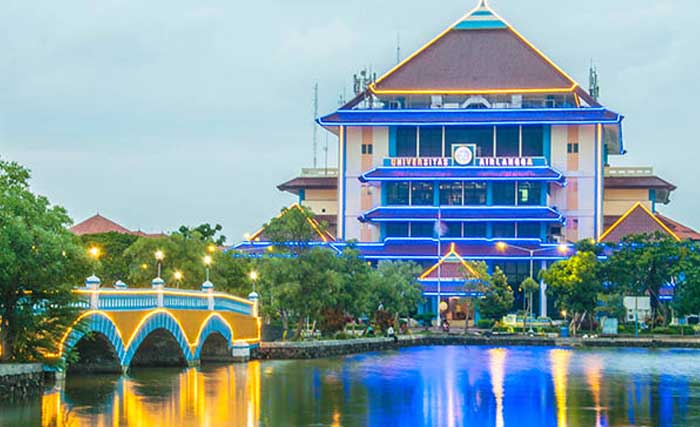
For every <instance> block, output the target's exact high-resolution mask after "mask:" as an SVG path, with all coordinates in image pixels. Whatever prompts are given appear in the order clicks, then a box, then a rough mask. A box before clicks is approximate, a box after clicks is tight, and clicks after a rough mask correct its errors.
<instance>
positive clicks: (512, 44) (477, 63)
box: [371, 6, 578, 94]
mask: <svg viewBox="0 0 700 427" xmlns="http://www.w3.org/2000/svg"><path fill="white" fill-rule="evenodd" d="M482 19H486V20H487V22H479V21H481V20H482ZM482 23H483V24H486V25H480V24H482ZM371 89H372V90H373V91H374V92H376V93H382V92H384V93H392V92H394V93H401V92H404V93H410V92H411V91H421V92H422V93H435V94H440V93H447V92H456V93H462V92H473V93H485V92H490V91H513V92H521V91H520V90H521V89H524V90H525V91H537V92H542V93H547V92H558V91H566V92H573V91H575V90H576V89H578V85H577V84H576V82H574V81H573V80H572V79H571V78H570V77H569V76H568V75H566V74H565V73H564V72H563V71H562V70H561V69H560V68H559V67H557V66H556V65H555V64H554V63H553V62H552V61H551V60H549V59H548V58H547V57H546V56H544V54H542V53H541V52H540V51H539V50H537V48H535V47H534V46H533V45H532V44H530V43H529V42H528V41H527V40H526V39H525V38H523V37H522V36H521V35H520V34H519V33H518V32H517V31H516V30H515V29H514V28H513V27H511V26H510V25H508V24H507V23H506V22H505V21H504V20H502V18H500V17H498V16H497V15H496V14H495V12H493V11H492V10H491V9H490V8H488V7H485V6H482V7H480V8H478V9H476V10H474V11H472V12H471V13H470V14H467V16H465V17H464V18H462V19H461V20H460V21H458V22H457V23H455V24H454V25H453V26H451V27H449V28H448V29H447V30H445V32H443V33H442V34H440V35H439V36H438V37H436V38H435V39H433V40H432V41H431V42H429V43H428V44H426V45H425V46H423V47H422V48H421V49H419V50H418V51H417V52H415V53H414V54H413V55H411V56H409V57H408V58H407V59H406V60H404V61H403V62H401V63H400V64H399V65H397V66H396V67H394V68H393V69H392V70H391V71H389V72H388V73H386V74H385V75H383V76H382V77H380V78H379V79H378V80H377V82H376V83H375V84H374V85H372V86H371Z"/></svg>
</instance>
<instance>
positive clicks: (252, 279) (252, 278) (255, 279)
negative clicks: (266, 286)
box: [249, 270, 258, 292]
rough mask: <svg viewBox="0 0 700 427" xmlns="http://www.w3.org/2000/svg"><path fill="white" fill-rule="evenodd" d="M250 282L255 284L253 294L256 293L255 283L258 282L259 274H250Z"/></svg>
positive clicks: (254, 272)
mask: <svg viewBox="0 0 700 427" xmlns="http://www.w3.org/2000/svg"><path fill="white" fill-rule="evenodd" d="M249 277H250V281H251V282H253V292H255V282H256V281H257V280H258V272H257V271H255V270H253V271H251V272H250V274H249Z"/></svg>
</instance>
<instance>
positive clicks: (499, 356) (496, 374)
mask: <svg viewBox="0 0 700 427" xmlns="http://www.w3.org/2000/svg"><path fill="white" fill-rule="evenodd" d="M506 354H507V350H506V349H504V348H494V349H492V350H489V360H490V363H489V372H491V389H492V390H493V396H494V397H495V398H496V427H503V426H504V422H503V395H504V389H503V379H504V377H505V365H506Z"/></svg>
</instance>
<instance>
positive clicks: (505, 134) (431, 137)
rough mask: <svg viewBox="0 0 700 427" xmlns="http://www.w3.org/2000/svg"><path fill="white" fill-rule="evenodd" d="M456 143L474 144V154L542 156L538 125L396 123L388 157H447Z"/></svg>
mask: <svg viewBox="0 0 700 427" xmlns="http://www.w3.org/2000/svg"><path fill="white" fill-rule="evenodd" d="M458 144H474V145H476V155H477V157H542V156H544V155H545V153H544V128H543V127H542V126H535V125H533V126H469V127H436V126H422V127H399V128H397V130H396V152H395V153H389V154H390V156H391V157H451V156H452V147H453V146H454V145H458Z"/></svg>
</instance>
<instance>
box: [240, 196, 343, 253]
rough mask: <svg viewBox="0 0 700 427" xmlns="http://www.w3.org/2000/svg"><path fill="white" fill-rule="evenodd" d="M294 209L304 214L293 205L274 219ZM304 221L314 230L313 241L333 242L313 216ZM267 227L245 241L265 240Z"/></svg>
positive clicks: (299, 208)
mask: <svg viewBox="0 0 700 427" xmlns="http://www.w3.org/2000/svg"><path fill="white" fill-rule="evenodd" d="M294 209H297V210H299V211H300V212H302V213H304V210H303V209H302V207H301V205H299V203H294V204H292V205H291V206H289V207H288V208H286V209H283V210H282V211H281V212H280V213H279V214H278V215H277V216H276V217H275V218H276V219H277V218H281V217H283V216H284V215H286V214H287V213H288V212H290V211H292V210H294ZM306 221H307V222H308V223H309V225H311V228H312V229H313V230H314V233H315V234H316V236H315V237H316V238H315V239H314V241H317V242H324V243H325V242H334V241H335V238H334V237H333V235H332V234H331V233H329V232H328V231H323V230H321V224H319V223H318V221H317V220H316V219H315V218H314V217H313V216H307V217H306ZM269 226H270V224H269V223H268V224H266V225H264V226H263V227H261V228H260V229H259V230H258V231H256V232H255V233H253V234H251V235H250V236H247V237H246V240H247V241H249V242H258V241H265V240H267V239H266V238H265V230H266V229H267V227H269Z"/></svg>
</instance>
